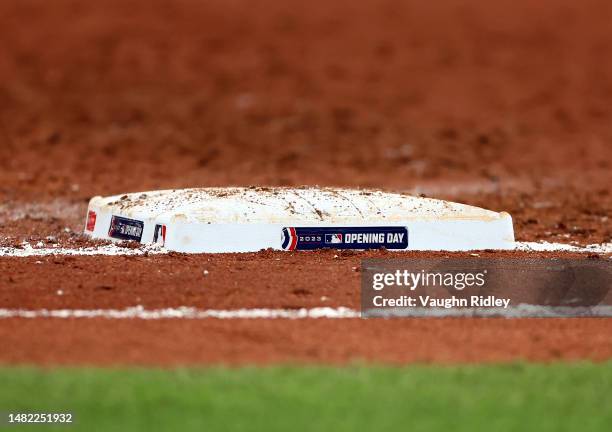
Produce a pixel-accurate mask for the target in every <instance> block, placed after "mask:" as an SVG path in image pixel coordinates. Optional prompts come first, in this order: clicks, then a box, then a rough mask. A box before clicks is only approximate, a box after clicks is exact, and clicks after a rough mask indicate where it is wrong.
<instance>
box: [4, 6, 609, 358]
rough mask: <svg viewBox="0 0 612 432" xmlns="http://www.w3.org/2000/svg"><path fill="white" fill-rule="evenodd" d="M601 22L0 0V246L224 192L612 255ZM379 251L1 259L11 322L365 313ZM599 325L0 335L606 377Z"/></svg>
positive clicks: (437, 10)
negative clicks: (584, 369) (319, 193)
mask: <svg viewBox="0 0 612 432" xmlns="http://www.w3.org/2000/svg"><path fill="white" fill-rule="evenodd" d="M610 22H612V4H610V3H609V2H606V1H584V2H571V1H565V0H564V1H552V0H544V1H539V2H530V1H527V0H521V1H516V0H514V1H500V2H495V3H494V4H487V3H485V2H482V1H461V2H460V1H452V0H445V1H438V2H435V4H425V3H423V2H396V1H383V2H375V1H370V0H367V1H363V2H348V1H346V2H345V1H341V0H334V1H333V2H326V1H320V0H314V1H311V2H294V1H290V2H287V1H279V0H267V1H264V2H261V3H258V5H257V7H254V6H253V4H252V3H251V2H247V1H243V0H233V1H230V2H227V1H223V2H221V1H219V2H216V1H213V2H195V1H183V0H177V1H172V2H166V1H157V0H152V1H146V2H145V1H114V0H109V1H102V2H95V3H93V2H74V1H67V0H57V1H54V2H44V1H32V0H20V1H4V2H2V3H0V24H1V25H0V40H2V41H3V42H2V45H3V49H2V56H1V57H0V143H1V144H0V246H19V245H20V244H21V242H22V241H24V240H25V241H29V242H32V243H36V242H38V241H42V242H43V243H45V244H54V243H59V244H61V245H63V246H79V245H87V244H90V243H89V242H87V241H86V240H84V239H82V238H81V237H80V232H81V230H82V226H83V221H84V217H85V208H86V202H87V200H88V199H89V198H90V197H91V196H94V195H111V194H117V193H124V192H136V191H145V190H150V189H162V188H178V187H196V186H222V185H287V186H297V185H321V186H347V187H374V188H382V189H387V190H398V191H407V192H412V193H415V194H425V195H427V196H432V197H436V198H446V199H452V200H455V201H459V202H464V203H468V204H473V205H478V206H481V207H485V208H489V209H491V210H496V211H502V210H503V211H508V212H509V213H510V214H511V215H512V216H513V218H514V222H515V231H516V237H517V240H521V241H536V240H546V241H551V242H553V241H554V242H564V243H570V242H576V243H578V244H582V245H585V244H589V243H605V242H610V241H612V222H611V221H610V215H611V214H612V195H611V191H610V184H612V169H611V160H612V56H611V55H610V53H611V52H612V33H611V32H610V31H609V23H610ZM377 254H383V252H371V253H369V254H350V255H342V254H340V256H339V259H335V258H334V257H333V256H334V253H330V252H322V253H312V254H282V253H270V252H262V253H259V254H245V255H217V256H210V255H201V256H194V257H186V256H181V255H170V256H149V257H45V258H39V259H36V258H27V259H17V258H5V257H2V258H0V268H1V269H2V271H1V272H0V308H20V307H23V308H25V307H27V308H68V307H70V308H72V307H75V308H76V307H90V308H99V307H125V306H133V305H136V304H142V305H146V306H149V307H164V306H175V305H176V306H178V305H186V306H192V305H195V306H200V307H215V308H223V307H257V306H258V305H265V306H266V307H270V306H278V307H287V308H292V307H301V306H305V307H311V306H317V305H319V306H320V305H339V306H352V307H356V305H357V304H358V301H359V275H358V273H356V272H355V271H354V270H353V267H358V265H359V259H360V258H362V257H364V256H373V255H376V256H377ZM483 255H487V253H483ZM489 255H490V253H489ZM554 255H556V256H559V255H563V256H566V255H565V254H562V253H555V254H554ZM37 261H40V263H37ZM205 269H208V270H210V274H209V276H207V277H205V276H204V275H203V274H202V272H203V270H205ZM60 289H61V290H62V292H65V293H66V295H61V296H59V295H57V291H58V290H60ZM321 297H326V298H327V299H328V300H326V301H322V300H321ZM611 325H612V324H611V320H609V319H573V320H494V319H493V320H470V319H441V320H391V321H380V320H368V321H360V320H342V321H333V320H306V321H300V322H292V321H287V320H269V321H248V320H237V321H226V322H221V321H215V320H203V321H180V322H176V321H171V320H166V321H156V322H143V321H139V320H125V321H111V320H102V319H94V320H53V319H35V320H22V319H7V320H0V341H2V343H3V344H10V345H5V346H11V347H12V348H11V349H10V350H1V351H0V361H3V362H11V363H14V362H29V363H32V362H34V363H38V362H41V363H71V364H75V363H88V364H90V363H93V364H96V363H101V364H108V363H115V362H116V363H146V364H153V363H159V364H179V363H198V362H215V363H217V362H230V363H249V362H264V363H265V362H284V361H307V362H309V361H312V362H346V361H352V360H359V359H365V360H368V361H381V362H385V361H391V362H406V361H442V362H453V361H460V362H464V361H468V362H477V361H481V360H482V361H498V360H513V359H529V360H553V359H559V358H560V359H577V358H588V359H594V360H603V359H608V358H610V357H612V352H610V347H611V346H612V332H611Z"/></svg>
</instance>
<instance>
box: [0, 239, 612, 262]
mask: <svg viewBox="0 0 612 432" xmlns="http://www.w3.org/2000/svg"><path fill="white" fill-rule="evenodd" d="M514 250H517V251H523V252H574V253H601V254H608V253H612V243H602V244H592V245H588V246H584V247H582V246H575V245H571V244H565V243H548V242H516V244H515V248H514ZM168 252H169V251H168V250H167V249H164V248H160V247H158V246H154V245H149V246H141V247H137V248H127V247H122V246H117V245H114V244H109V245H101V246H96V247H84V248H64V247H61V246H59V245H58V246H57V247H44V245H43V244H42V243H39V244H38V245H35V246H32V245H31V244H29V243H23V244H22V246H21V247H14V246H3V247H0V257H17V258H27V257H42V256H49V255H58V256H61V255H66V256H97V255H102V256H138V255H151V254H154V255H155V254H166V253H168ZM425 252H426V251H425Z"/></svg>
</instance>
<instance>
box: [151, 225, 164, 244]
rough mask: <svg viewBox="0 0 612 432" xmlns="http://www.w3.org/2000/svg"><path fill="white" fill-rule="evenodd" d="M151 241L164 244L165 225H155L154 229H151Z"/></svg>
mask: <svg viewBox="0 0 612 432" xmlns="http://www.w3.org/2000/svg"><path fill="white" fill-rule="evenodd" d="M153 243H155V244H157V245H160V246H164V245H165V244H166V225H160V224H157V225H155V231H153Z"/></svg>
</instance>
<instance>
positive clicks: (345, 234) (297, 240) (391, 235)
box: [281, 226, 408, 250]
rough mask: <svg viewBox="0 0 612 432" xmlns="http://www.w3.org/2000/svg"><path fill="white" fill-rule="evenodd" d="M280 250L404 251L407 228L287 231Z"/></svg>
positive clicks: (328, 228)
mask: <svg viewBox="0 0 612 432" xmlns="http://www.w3.org/2000/svg"><path fill="white" fill-rule="evenodd" d="M281 246H282V248H283V249H285V250H314V249H325V248H328V249H378V248H382V247H384V248H386V249H407V248H408V229H407V228H406V227H381V226H377V227H324V228H323V227H310V228H308V227H286V228H283V230H282V239H281Z"/></svg>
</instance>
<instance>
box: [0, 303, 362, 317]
mask: <svg viewBox="0 0 612 432" xmlns="http://www.w3.org/2000/svg"><path fill="white" fill-rule="evenodd" d="M360 316H361V314H360V312H358V311H355V310H352V309H349V308H345V307H338V308H331V307H315V308H311V309H306V308H303V309H265V308H259V309H196V308H192V307H186V306H181V307H177V308H164V309H145V308H144V307H142V306H135V307H129V308H125V309H0V319H1V318H109V319H142V320H159V319H209V318H216V319H262V318H266V319H275V318H276V319H278V318H284V319H306V318H313V319H314V318H332V319H333V318H359V317H360Z"/></svg>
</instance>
